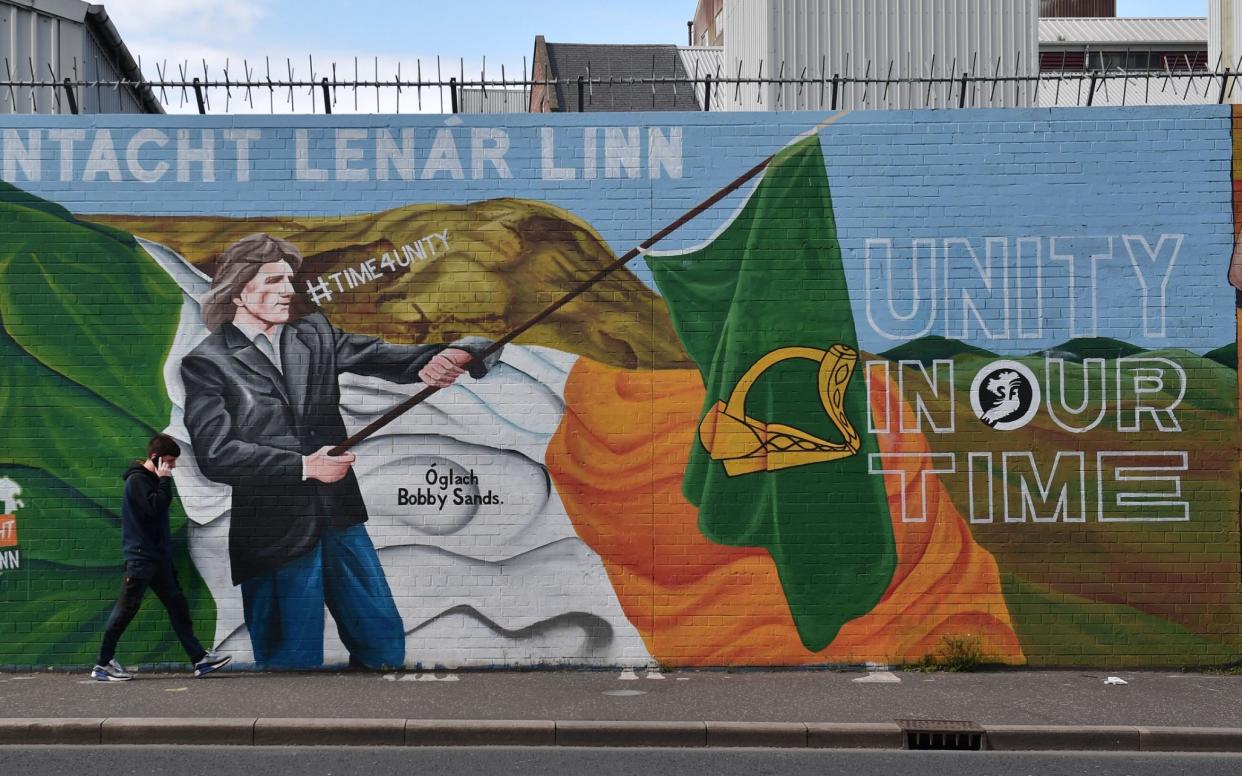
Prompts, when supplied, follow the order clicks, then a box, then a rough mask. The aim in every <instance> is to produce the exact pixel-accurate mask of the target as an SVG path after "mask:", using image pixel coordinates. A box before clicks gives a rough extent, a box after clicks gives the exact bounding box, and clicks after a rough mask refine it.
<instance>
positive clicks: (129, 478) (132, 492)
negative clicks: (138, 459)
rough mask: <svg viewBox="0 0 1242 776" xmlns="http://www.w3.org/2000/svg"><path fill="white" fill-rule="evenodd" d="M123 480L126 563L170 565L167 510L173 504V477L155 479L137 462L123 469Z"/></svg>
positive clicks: (123, 524)
mask: <svg viewBox="0 0 1242 776" xmlns="http://www.w3.org/2000/svg"><path fill="white" fill-rule="evenodd" d="M124 477H125V500H124V501H123V502H122V503H121V543H122V545H123V552H124V555H125V560H126V562H134V563H141V564H144V565H146V564H157V563H171V562H172V536H171V534H170V532H169V528H168V507H169V505H171V504H172V477H157V476H156V475H155V473H154V472H152V471H150V470H149V469H147V468H146V467H145V466H143V465H142V464H140V463H135V464H133V465H132V466H130V467H129V468H128V469H126V470H125V475H124Z"/></svg>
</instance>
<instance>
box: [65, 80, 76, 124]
mask: <svg viewBox="0 0 1242 776" xmlns="http://www.w3.org/2000/svg"><path fill="white" fill-rule="evenodd" d="M65 97H66V98H68V100H69V112H70V113H72V114H73V115H75V116H76V115H78V97H77V95H76V94H74V93H73V82H72V81H70V80H69V79H68V78H66V79H65Z"/></svg>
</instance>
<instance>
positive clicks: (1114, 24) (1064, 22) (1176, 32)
mask: <svg viewBox="0 0 1242 776" xmlns="http://www.w3.org/2000/svg"><path fill="white" fill-rule="evenodd" d="M1207 39H1208V20H1207V19H1206V18H1204V17H1201V16H1196V17H1184V18H1167V19H1165V18H1132V19H1068V18H1061V19H1040V20H1039V44H1040V45H1041V46H1055V45H1057V44H1071V45H1080V46H1081V45H1087V44H1100V45H1133V44H1136V43H1183V44H1191V43H1200V44H1203V45H1204V46H1206V45H1207Z"/></svg>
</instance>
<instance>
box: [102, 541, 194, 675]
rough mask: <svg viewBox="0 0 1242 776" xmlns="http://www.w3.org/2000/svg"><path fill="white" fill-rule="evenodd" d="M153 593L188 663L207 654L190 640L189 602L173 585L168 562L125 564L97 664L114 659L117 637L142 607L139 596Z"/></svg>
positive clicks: (171, 571)
mask: <svg viewBox="0 0 1242 776" xmlns="http://www.w3.org/2000/svg"><path fill="white" fill-rule="evenodd" d="M148 587H149V588H151V589H152V590H154V591H155V594H156V595H157V596H159V599H160V601H161V602H162V603H163V604H164V608H165V609H167V610H168V619H169V620H170V621H171V622H172V627H173V631H174V632H175V633H176V634H177V638H178V639H179V640H180V641H181V646H182V647H184V648H185V653H186V655H188V656H189V658H190V662H191V663H197V662H198V661H200V660H202V659H203V655H205V654H207V650H205V649H203V645H202V644H200V643H199V641H198V639H197V638H195V637H194V623H193V622H192V621H191V620H190V602H189V601H187V600H186V597H185V593H183V592H181V584H180V583H179V582H177V573H176V572H175V571H174V570H173V566H172V564H171V563H148V562H145V561H132V560H127V561H125V581H124V582H123V583H122V584H121V595H120V597H119V598H118V599H117V601H116V606H115V607H113V609H112V616H110V617H109V618H108V625H107V627H106V628H105V629H104V637H103V644H101V645H100V647H99V665H106V664H107V663H108V661H109V660H111V659H112V658H113V657H115V656H116V645H117V642H118V641H120V640H121V634H122V633H124V632H125V629H126V628H128V627H129V623H130V622H131V621H133V619H134V616H135V615H136V614H138V609H139V607H141V606H142V597H143V596H144V595H146V592H147V588H148Z"/></svg>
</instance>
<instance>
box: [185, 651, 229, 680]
mask: <svg viewBox="0 0 1242 776" xmlns="http://www.w3.org/2000/svg"><path fill="white" fill-rule="evenodd" d="M232 659H233V656H232V655H217V654H216V653H215V652H208V653H207V654H206V655H203V657H202V659H200V660H199V661H198V662H197V663H195V664H194V676H195V677H196V678H201V677H204V676H206V675H207V674H209V673H211V672H212V671H218V670H220V669H221V668H224V667H225V666H226V665H228V664H229V661H230V660H232Z"/></svg>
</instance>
